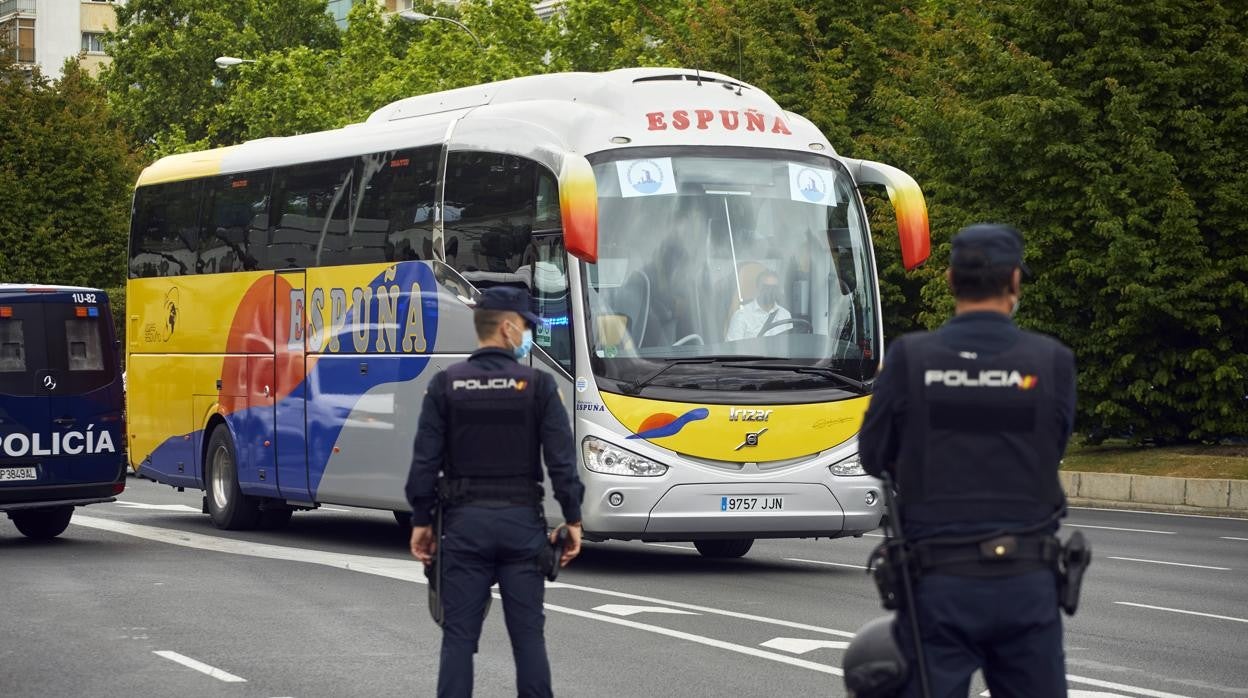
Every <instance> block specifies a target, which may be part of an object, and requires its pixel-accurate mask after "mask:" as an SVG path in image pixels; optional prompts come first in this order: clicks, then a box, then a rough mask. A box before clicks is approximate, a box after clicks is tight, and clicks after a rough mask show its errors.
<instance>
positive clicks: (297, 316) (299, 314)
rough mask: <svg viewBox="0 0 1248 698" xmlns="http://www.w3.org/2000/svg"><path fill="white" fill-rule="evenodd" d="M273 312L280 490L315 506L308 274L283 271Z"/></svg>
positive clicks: (294, 498)
mask: <svg viewBox="0 0 1248 698" xmlns="http://www.w3.org/2000/svg"><path fill="white" fill-rule="evenodd" d="M275 293H276V294H277V297H276V298H274V303H273V308H274V311H275V313H276V314H277V317H275V318H274V322H273V328H274V334H275V335H276V337H275V339H276V342H275V343H274V346H273V352H274V355H273V363H274V368H275V373H276V374H277V375H276V382H277V386H276V387H277V391H276V392H277V395H278V396H279V399H278V401H277V425H276V430H275V431H276V434H275V444H274V445H275V446H276V448H275V455H276V457H277V487H278V491H279V492H280V494H281V496H282V497H284V498H285V499H288V500H293V501H299V502H311V501H312V500H313V495H312V491H311V488H310V486H309V483H308V445H307V433H308V432H307V426H308V423H307V381H306V378H307V337H306V336H305V332H306V328H307V326H308V323H307V307H306V306H307V275H306V273H305V272H304V271H302V270H298V271H280V272H277V283H276V284H275Z"/></svg>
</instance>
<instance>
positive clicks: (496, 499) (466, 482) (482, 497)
mask: <svg viewBox="0 0 1248 698" xmlns="http://www.w3.org/2000/svg"><path fill="white" fill-rule="evenodd" d="M438 499H439V500H440V501H441V502H442V504H444V505H446V506H458V505H462V504H487V505H513V506H528V505H540V504H541V503H542V486H541V485H539V484H538V483H537V481H536V480H533V479H531V478H527V477H499V478H493V477H460V478H443V479H441V480H439V481H438Z"/></svg>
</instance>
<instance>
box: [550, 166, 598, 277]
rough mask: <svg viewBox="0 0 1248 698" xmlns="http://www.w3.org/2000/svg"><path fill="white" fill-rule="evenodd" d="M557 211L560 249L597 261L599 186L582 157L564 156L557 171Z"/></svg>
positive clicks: (581, 257) (592, 170) (591, 262)
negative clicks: (558, 215)
mask: <svg viewBox="0 0 1248 698" xmlns="http://www.w3.org/2000/svg"><path fill="white" fill-rule="evenodd" d="M559 211H560V214H561V216H562V217H563V245H564V247H565V248H566V249H567V250H568V252H569V253H570V254H571V255H572V256H573V257H576V258H577V259H579V260H581V261H584V262H588V263H590V264H594V263H596V262H597V261H598V183H597V182H596V181H595V179H594V168H593V166H592V165H590V164H589V161H588V160H586V159H585V157H584V156H582V155H577V154H575V153H565V154H564V156H563V164H562V165H561V166H560V168H559Z"/></svg>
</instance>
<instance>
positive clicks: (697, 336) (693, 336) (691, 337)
mask: <svg viewBox="0 0 1248 698" xmlns="http://www.w3.org/2000/svg"><path fill="white" fill-rule="evenodd" d="M695 339H696V340H697V341H698V344H706V342H704V341H702V335H700V334H687V335H685V336H684V337H681V338H680V339H678V340H676V342H675V343H674V344H672V346H674V347H678V346H681V345H682V344H688V343H690V342H692V341H694V340H695Z"/></svg>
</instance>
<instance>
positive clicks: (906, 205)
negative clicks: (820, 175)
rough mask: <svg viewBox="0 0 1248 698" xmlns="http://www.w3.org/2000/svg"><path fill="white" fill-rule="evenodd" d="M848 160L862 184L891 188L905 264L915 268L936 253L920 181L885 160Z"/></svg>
mask: <svg viewBox="0 0 1248 698" xmlns="http://www.w3.org/2000/svg"><path fill="white" fill-rule="evenodd" d="M845 164H846V165H847V166H848V167H849V170H850V173H851V174H852V175H853V176H854V180H855V181H857V182H858V184H882V185H884V188H885V189H887V190H888V200H889V201H890V202H892V204H893V210H895V211H896V212H897V237H898V238H899V239H900V241H901V263H902V265H903V266H905V268H906V269H907V270H911V269H914V268H915V267H917V266H919V265H920V264H922V263H923V262H926V261H927V258H928V257H929V256H931V253H932V239H931V232H930V231H929V229H928V223H927V202H926V201H924V199H923V190H922V189H919V184H918V182H915V181H914V178H913V177H911V176H910V175H908V174H906V173H905V172H902V171H901V170H899V169H897V168H896V167H893V166H892V165H885V164H884V163H882V162H872V161H870V160H849V159H846V161H845Z"/></svg>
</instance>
